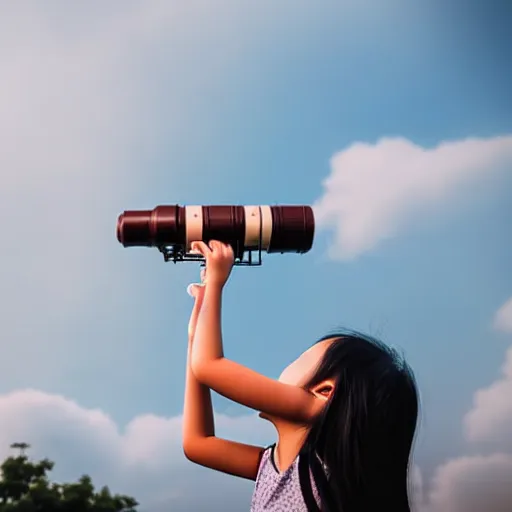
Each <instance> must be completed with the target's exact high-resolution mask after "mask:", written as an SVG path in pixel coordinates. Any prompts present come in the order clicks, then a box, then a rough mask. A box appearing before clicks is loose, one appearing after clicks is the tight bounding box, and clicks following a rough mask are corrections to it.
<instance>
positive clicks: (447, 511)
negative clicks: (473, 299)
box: [420, 302, 512, 512]
mask: <svg viewBox="0 0 512 512" xmlns="http://www.w3.org/2000/svg"><path fill="white" fill-rule="evenodd" d="M508 304H509V303H508V302H507V304H505V306H504V307H502V308H501V309H500V310H499V311H498V314H497V315H496V318H503V317H504V315H503V311H506V307H507V305H508ZM511 397H512V347H510V348H509V349H508V351H507V353H506V357H505V363H504V365H503V368H502V377H501V378H500V379H498V380H496V381H495V382H493V383H492V384H491V385H490V386H488V387H486V388H484V389H479V390H477V391H476V392H475V394H474V399H473V407H472V408H471V410H470V411H469V412H468V413H467V414H466V416H465V417H464V421H463V423H464V431H465V436H466V439H467V440H468V442H469V443H470V444H471V445H473V446H476V445H478V446H479V447H480V448H487V450H488V451H491V452H494V453H491V454H490V455H472V456H466V457H459V458H455V459H452V460H449V461H447V462H446V463H444V464H442V465H441V466H439V467H438V468H437V470H436V472H435V475H434V477H433V479H432V482H431V485H430V490H429V492H428V494H427V495H426V498H425V501H422V502H421V501H420V502H421V503H422V506H421V507H420V511H421V512H481V511H482V510H486V511H488V512H507V511H509V510H510V509H511V506H512V487H511V486H510V482H512V430H511V429H510V425H512V400H511Z"/></svg>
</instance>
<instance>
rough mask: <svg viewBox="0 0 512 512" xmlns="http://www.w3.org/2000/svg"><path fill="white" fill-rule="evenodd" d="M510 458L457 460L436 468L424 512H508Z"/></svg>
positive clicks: (511, 474)
mask: <svg viewBox="0 0 512 512" xmlns="http://www.w3.org/2000/svg"><path fill="white" fill-rule="evenodd" d="M511 481H512V455H507V454H503V453H498V454H495V455H489V456H485V457H478V456H474V457H460V458H457V459H454V460H451V461H449V462H447V463H446V464H443V465H442V466H440V467H439V468H438V469H437V471H436V473H435V476H434V478H433V482H432V491H431V492H430V494H429V502H428V505H427V506H425V507H424V510H425V512H482V511H483V510H485V511H488V512H509V511H510V507H511V504H512V487H511V485H510V482H511Z"/></svg>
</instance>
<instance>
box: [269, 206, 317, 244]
mask: <svg viewBox="0 0 512 512" xmlns="http://www.w3.org/2000/svg"><path fill="white" fill-rule="evenodd" d="M270 209H271V211H272V237H271V239H270V245H269V248H268V250H267V252H269V253H272V252H274V253H275V252H281V253H284V252H295V253H304V252H308V251H309V250H310V249H311V247H312V246H313V238H314V236H315V217H314V215H313V210H312V208H311V207H310V206H271V207H270Z"/></svg>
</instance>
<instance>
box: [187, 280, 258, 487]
mask: <svg viewBox="0 0 512 512" xmlns="http://www.w3.org/2000/svg"><path fill="white" fill-rule="evenodd" d="M193 294H194V296H195V304H194V309H193V311H192V315H191V317H190V323H189V344H188V357H187V376H186V382H185V405H184V410H183V451H184V453H185V456H186V457H187V459H189V460H190V461H192V462H195V463H196V464H200V465H202V466H206V467H209V468H212V469H215V470H217V471H222V472H224V473H229V474H231V475H235V476H239V477H242V478H247V479H250V480H255V479H256V475H257V472H258V466H259V462H260V458H261V454H262V453H263V448H262V447H259V446H251V445H246V444H241V443H235V442H233V441H227V440H225V439H219V438H218V437H215V426H214V416H213V408H212V400H211V395H210V390H209V389H208V387H206V386H204V385H203V384H201V383H200V382H199V381H198V380H197V379H196V377H195V376H194V374H193V373H192V370H191V368H190V361H191V352H192V345H193V340H194V331H195V328H196V323H197V318H198V314H199V310H200V309H201V304H202V302H203V296H204V289H203V288H201V287H194V288H193Z"/></svg>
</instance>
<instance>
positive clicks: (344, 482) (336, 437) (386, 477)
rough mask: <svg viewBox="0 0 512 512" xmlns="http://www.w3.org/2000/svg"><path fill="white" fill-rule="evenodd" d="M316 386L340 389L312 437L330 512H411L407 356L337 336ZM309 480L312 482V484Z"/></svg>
mask: <svg viewBox="0 0 512 512" xmlns="http://www.w3.org/2000/svg"><path fill="white" fill-rule="evenodd" d="M327 339H334V341H333V342H332V343H331V344H330V345H329V346H328V348H327V349H326V352H325V354H324V356H323V358H322V360H321V362H320V363H319V365H318V367H317V369H316V371H315V373H314V375H313V376H312V377H311V379H310V380H309V382H308V383H307V384H306V386H305V387H306V389H308V388H309V389H310V388H312V387H314V386H315V385H317V384H320V383H321V382H323V381H324V380H327V379H333V380H334V381H335V387H334V390H333V392H332V394H331V396H330V397H329V399H328V402H327V404H326V405H325V408H324V410H323V411H322V413H321V414H320V416H319V417H318V418H317V419H316V421H315V423H314V424H313V426H312V428H311V430H310V431H309V433H308V436H307V438H306V441H305V443H304V445H303V447H302V450H301V458H302V459H303V460H307V461H308V466H309V468H310V470H311V473H312V476H313V478H314V481H315V485H316V487H317V489H318V492H319V495H320V500H321V503H322V511H325V512H374V511H376V510H390V511H391V510H392V511H393V512H410V505H409V497H408V471H409V462H410V456H411V448H412V445H413V441H414V435H415V431H416V424H417V418H418V409H419V403H418V402H419V398H418V392H417V388H416V383H415V379H414V375H413V372H412V370H411V369H410V367H409V366H408V365H407V363H406V362H405V360H404V359H403V357H402V356H401V355H400V354H399V353H398V352H397V351H396V350H394V349H392V348H390V347H388V346H386V345H384V344H383V343H381V342H380V341H378V340H375V339H373V338H370V337H369V336H366V335H362V334H360V333H355V332H347V333H334V334H330V335H328V336H324V337H323V338H321V339H320V340H319V342H320V341H324V340H327ZM308 480H309V479H308Z"/></svg>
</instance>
